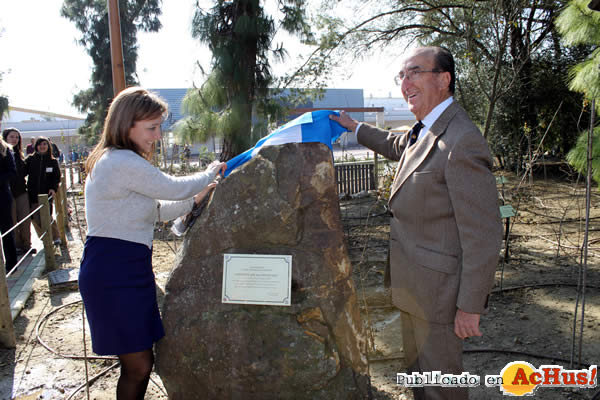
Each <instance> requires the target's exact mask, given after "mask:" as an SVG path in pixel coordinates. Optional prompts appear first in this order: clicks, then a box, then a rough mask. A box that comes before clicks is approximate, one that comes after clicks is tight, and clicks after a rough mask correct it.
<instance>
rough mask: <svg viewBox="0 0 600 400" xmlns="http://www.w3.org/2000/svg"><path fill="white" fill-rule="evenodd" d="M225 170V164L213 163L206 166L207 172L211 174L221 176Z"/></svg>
mask: <svg viewBox="0 0 600 400" xmlns="http://www.w3.org/2000/svg"><path fill="white" fill-rule="evenodd" d="M226 169H227V163H224V162H219V161H213V162H212V163H210V164H209V165H208V168H207V170H209V171H211V172H216V173H217V174H220V175H223V173H224V172H225V170H226Z"/></svg>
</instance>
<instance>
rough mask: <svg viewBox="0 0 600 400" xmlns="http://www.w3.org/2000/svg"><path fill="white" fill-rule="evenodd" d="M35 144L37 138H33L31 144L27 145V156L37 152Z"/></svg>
mask: <svg viewBox="0 0 600 400" xmlns="http://www.w3.org/2000/svg"><path fill="white" fill-rule="evenodd" d="M34 143H35V138H31V140H30V142H29V144H28V145H27V149H26V150H25V154H26V155H30V154H33V152H34V151H35V148H34Z"/></svg>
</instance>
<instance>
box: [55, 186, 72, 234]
mask: <svg viewBox="0 0 600 400" xmlns="http://www.w3.org/2000/svg"><path fill="white" fill-rule="evenodd" d="M58 189H59V190H60V191H61V192H62V198H63V212H64V214H63V215H64V216H65V219H64V220H65V221H64V222H65V229H66V230H67V231H68V230H70V228H69V201H68V200H67V177H66V176H65V174H62V176H61V177H60V185H59V187H58ZM63 243H66V242H63Z"/></svg>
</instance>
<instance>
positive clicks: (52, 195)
mask: <svg viewBox="0 0 600 400" xmlns="http://www.w3.org/2000/svg"><path fill="white" fill-rule="evenodd" d="M55 194H56V192H55V191H54V189H50V190H49V191H48V196H51V197H54V195H55Z"/></svg>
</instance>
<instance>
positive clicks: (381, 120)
mask: <svg viewBox="0 0 600 400" xmlns="http://www.w3.org/2000/svg"><path fill="white" fill-rule="evenodd" d="M375 115H376V117H375V121H376V122H375V126H377V127H378V128H381V129H383V125H384V124H385V119H384V118H385V113H383V112H378V113H377V114H375ZM373 161H374V163H373V175H375V190H377V189H379V157H378V154H377V152H375V151H374V152H373Z"/></svg>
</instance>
